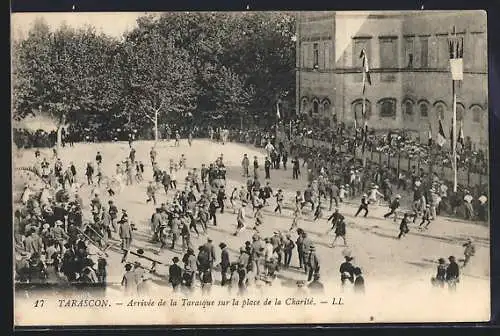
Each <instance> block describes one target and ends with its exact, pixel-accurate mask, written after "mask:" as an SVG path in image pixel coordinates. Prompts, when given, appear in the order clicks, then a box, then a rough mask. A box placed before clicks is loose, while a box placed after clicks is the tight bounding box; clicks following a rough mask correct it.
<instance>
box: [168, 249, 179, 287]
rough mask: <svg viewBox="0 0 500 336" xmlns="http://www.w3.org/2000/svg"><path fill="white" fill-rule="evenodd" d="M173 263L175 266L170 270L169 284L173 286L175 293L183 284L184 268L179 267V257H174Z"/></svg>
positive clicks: (171, 266)
mask: <svg viewBox="0 0 500 336" xmlns="http://www.w3.org/2000/svg"><path fill="white" fill-rule="evenodd" d="M172 262H173V264H172V265H170V267H169V268H168V282H170V283H171V284H172V287H173V289H174V291H177V288H178V287H179V285H180V284H181V283H182V268H181V267H180V266H179V265H177V263H178V262H179V258H178V257H174V258H173V259H172Z"/></svg>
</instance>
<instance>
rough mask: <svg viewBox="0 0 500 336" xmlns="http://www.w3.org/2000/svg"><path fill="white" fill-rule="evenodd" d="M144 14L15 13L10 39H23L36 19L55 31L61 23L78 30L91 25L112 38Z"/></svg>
mask: <svg viewBox="0 0 500 336" xmlns="http://www.w3.org/2000/svg"><path fill="white" fill-rule="evenodd" d="M144 14H146V13H144V12H119V13H118V12H113V13H109V12H108V13H81V12H80V13H70V12H69V13H68V12H66V13H15V14H12V16H11V28H12V29H11V32H12V38H13V39H17V38H20V37H23V36H25V35H26V34H27V32H28V31H29V30H30V28H31V27H32V25H33V23H34V22H35V20H36V19H38V18H43V19H44V20H45V22H47V24H48V25H49V26H50V27H51V28H52V29H54V30H55V29H57V28H58V27H59V26H61V24H62V23H66V24H67V25H69V26H70V27H74V28H80V27H84V26H86V25H92V26H94V27H95V28H96V30H97V31H98V32H103V33H106V34H107V35H111V36H114V37H121V36H122V34H123V33H124V32H126V31H128V30H131V29H133V28H134V27H135V26H136V19H137V18H138V17H139V16H142V15H144Z"/></svg>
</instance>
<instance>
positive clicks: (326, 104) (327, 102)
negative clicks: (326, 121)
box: [321, 98, 331, 116]
mask: <svg viewBox="0 0 500 336" xmlns="http://www.w3.org/2000/svg"><path fill="white" fill-rule="evenodd" d="M321 105H322V106H323V113H324V114H325V115H328V116H329V115H330V112H331V111H330V100H329V99H328V98H327V99H323V101H322V102H321Z"/></svg>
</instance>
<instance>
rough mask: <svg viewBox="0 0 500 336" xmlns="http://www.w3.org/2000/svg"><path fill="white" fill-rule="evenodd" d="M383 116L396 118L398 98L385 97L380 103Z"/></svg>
mask: <svg viewBox="0 0 500 336" xmlns="http://www.w3.org/2000/svg"><path fill="white" fill-rule="evenodd" d="M378 105H379V111H380V112H379V114H380V116H381V117H386V118H396V99H394V98H384V99H382V100H381V101H379V103H378Z"/></svg>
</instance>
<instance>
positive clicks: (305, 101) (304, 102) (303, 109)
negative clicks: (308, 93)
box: [300, 97, 309, 113]
mask: <svg viewBox="0 0 500 336" xmlns="http://www.w3.org/2000/svg"><path fill="white" fill-rule="evenodd" d="M308 104H309V99H307V97H303V98H302V99H301V101H300V111H301V112H302V113H307V105H308Z"/></svg>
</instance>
